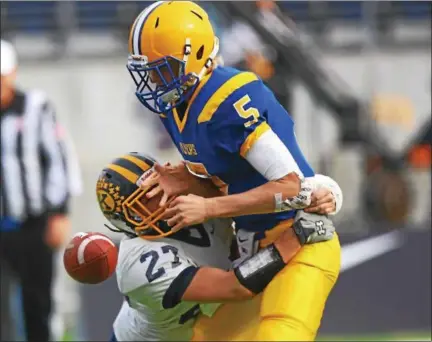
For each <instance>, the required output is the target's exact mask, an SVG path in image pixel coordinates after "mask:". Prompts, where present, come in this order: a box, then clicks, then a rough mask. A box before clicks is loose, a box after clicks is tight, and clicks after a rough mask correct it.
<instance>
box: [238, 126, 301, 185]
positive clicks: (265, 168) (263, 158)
mask: <svg viewBox="0 0 432 342" xmlns="http://www.w3.org/2000/svg"><path fill="white" fill-rule="evenodd" d="M245 158H246V160H247V161H248V162H249V163H250V164H251V165H252V166H253V167H254V168H255V169H256V170H257V171H258V172H259V173H261V175H263V176H264V177H265V178H266V179H267V180H269V181H270V180H277V179H280V178H282V177H285V176H286V175H287V174H289V173H291V172H295V173H296V174H297V175H298V176H299V177H300V178H302V179H303V178H304V176H303V173H302V172H301V170H300V168H299V166H298V165H297V163H296V161H295V160H294V158H293V156H292V155H291V153H290V151H289V150H288V148H287V147H286V146H285V145H284V143H283V142H282V140H280V139H279V137H278V136H277V135H276V133H274V132H273V131H272V130H268V131H267V132H265V133H264V134H263V135H261V137H260V138H259V139H258V140H257V141H256V142H255V143H254V144H253V146H252V147H251V148H250V150H249V152H248V153H247V154H246V156H245Z"/></svg>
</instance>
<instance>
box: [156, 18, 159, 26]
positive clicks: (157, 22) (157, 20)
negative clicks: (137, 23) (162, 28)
mask: <svg viewBox="0 0 432 342" xmlns="http://www.w3.org/2000/svg"><path fill="white" fill-rule="evenodd" d="M158 26H159V17H158V18H157V19H156V23H155V28H157V27H158Z"/></svg>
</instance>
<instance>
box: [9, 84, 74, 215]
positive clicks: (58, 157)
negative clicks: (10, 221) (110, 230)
mask: <svg viewBox="0 0 432 342" xmlns="http://www.w3.org/2000/svg"><path fill="white" fill-rule="evenodd" d="M66 140H67V139H65V137H64V131H63V129H62V128H61V126H60V125H59V124H58V123H57V121H56V118H55V113H54V109H53V107H52V105H51V103H50V102H49V101H48V100H47V98H46V96H45V95H44V94H43V93H42V92H39V91H31V92H27V93H22V92H19V91H17V92H16V94H15V98H14V100H13V101H12V103H11V104H10V105H9V106H8V108H5V109H2V110H1V210H2V213H1V214H2V217H11V218H14V219H16V220H18V221H24V220H26V219H27V218H28V217H29V216H40V215H44V214H46V213H56V212H58V213H65V212H66V211H67V204H68V199H69V195H70V177H75V178H76V177H78V178H80V175H79V172H78V173H77V171H76V170H77V168H76V167H75V170H73V168H70V167H68V165H72V164H73V165H75V166H76V164H77V161H76V160H73V161H70V160H69V159H70V158H75V157H74V156H72V155H68V150H69V149H68V146H67V145H68V143H69V142H68V141H66ZM68 171H69V173H70V172H71V171H72V172H75V174H74V175H71V174H68Z"/></svg>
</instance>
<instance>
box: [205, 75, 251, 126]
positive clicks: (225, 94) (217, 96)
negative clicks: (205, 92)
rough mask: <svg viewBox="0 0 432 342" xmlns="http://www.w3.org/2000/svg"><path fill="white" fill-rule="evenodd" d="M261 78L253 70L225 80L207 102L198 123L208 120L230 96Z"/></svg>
mask: <svg viewBox="0 0 432 342" xmlns="http://www.w3.org/2000/svg"><path fill="white" fill-rule="evenodd" d="M258 80H259V78H258V76H256V75H255V74H254V73H252V72H240V73H238V74H236V75H234V76H233V77H231V78H230V79H228V80H227V81H226V82H224V83H223V84H222V85H221V86H220V87H219V88H218V89H217V90H216V91H215V92H214V93H213V95H212V96H210V98H209V99H208V100H207V102H206V103H205V105H204V107H203V109H202V111H201V113H200V115H199V116H198V123H204V122H208V121H210V120H211V119H212V117H213V115H214V114H215V113H216V111H217V110H218V108H219V106H220V105H221V104H222V103H223V102H225V101H226V100H227V99H229V98H230V96H231V95H232V94H233V93H234V92H235V91H236V90H238V89H240V88H241V87H243V86H245V85H246V84H249V83H252V82H254V81H258Z"/></svg>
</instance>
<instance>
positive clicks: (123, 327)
mask: <svg viewBox="0 0 432 342" xmlns="http://www.w3.org/2000/svg"><path fill="white" fill-rule="evenodd" d="M230 225H231V220H229V219H218V220H212V221H209V222H207V223H205V224H204V225H197V226H194V227H192V228H186V229H184V230H182V231H181V232H183V233H182V234H183V236H181V237H180V238H181V240H182V241H179V239H180V238H179V239H178V238H176V239H170V238H163V239H157V240H153V241H149V240H144V239H141V238H133V239H130V238H125V239H123V240H122V241H121V243H120V250H119V257H118V263H117V269H116V273H117V283H118V287H119V290H120V292H121V293H122V294H123V295H124V296H125V298H126V300H125V301H124V303H123V305H122V308H121V310H120V312H119V314H118V315H117V318H116V320H115V322H114V333H115V335H116V337H117V340H118V341H169V340H177V341H189V340H190V339H191V338H192V333H193V330H192V329H193V324H194V323H195V318H196V316H197V315H198V314H199V313H203V314H205V315H207V316H211V315H213V313H214V312H215V311H216V309H217V307H218V306H219V304H198V303H194V302H180V303H178V304H177V305H175V306H174V307H172V308H166V307H167V306H170V305H169V303H168V304H167V300H168V298H167V296H166V293H167V290H168V289H169V288H170V285H171V284H172V283H173V281H174V280H175V279H176V278H177V277H178V276H179V275H180V274H181V273H182V272H187V271H185V270H188V268H190V267H196V266H205V265H208V266H213V267H218V268H222V269H229V268H230V267H231V263H230V261H229V259H228V256H229V249H230V242H231V235H230ZM216 234H217V235H216ZM179 279H180V278H179ZM176 285H177V284H176ZM173 288H175V286H173ZM171 291H172V289H170V291H169V292H170V293H171ZM164 306H165V307H164Z"/></svg>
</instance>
